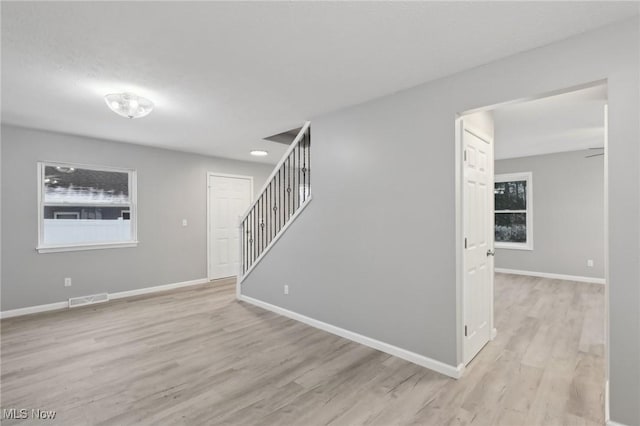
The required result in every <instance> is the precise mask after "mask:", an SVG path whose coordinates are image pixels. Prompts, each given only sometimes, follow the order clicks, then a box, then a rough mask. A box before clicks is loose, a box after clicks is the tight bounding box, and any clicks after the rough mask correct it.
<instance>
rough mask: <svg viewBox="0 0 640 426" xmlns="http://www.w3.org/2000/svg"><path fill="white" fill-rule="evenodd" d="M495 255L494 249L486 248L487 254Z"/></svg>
mask: <svg viewBox="0 0 640 426" xmlns="http://www.w3.org/2000/svg"><path fill="white" fill-rule="evenodd" d="M495 255H496V251H495V250H487V256H495Z"/></svg>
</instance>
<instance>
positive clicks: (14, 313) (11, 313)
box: [0, 278, 209, 319]
mask: <svg viewBox="0 0 640 426" xmlns="http://www.w3.org/2000/svg"><path fill="white" fill-rule="evenodd" d="M208 282H209V280H208V279H207V278H199V279H197V280H191V281H182V282H178V283H171V284H164V285H157V286H154V287H145V288H138V289H135V290H127V291H119V292H117V293H109V299H111V300H115V299H123V298H125V297H132V296H139V295H141V294H150V293H159V292H162V291H167V290H174V289H177V288H182V287H189V286H192V285H198V284H206V283H208ZM107 303H108V302H107ZM67 308H69V301H68V300H67V301H64V302H55V303H48V304H46V305H36V306H28V307H26V308H18V309H10V310H8V311H2V312H0V319H4V318H12V317H18V316H22V315H29V314H37V313H39V312H47V311H55V310H58V309H67Z"/></svg>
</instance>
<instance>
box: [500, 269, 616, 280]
mask: <svg viewBox="0 0 640 426" xmlns="http://www.w3.org/2000/svg"><path fill="white" fill-rule="evenodd" d="M495 271H496V272H498V273H502V274H513V275H528V276H530V277H540V278H551V279H553V280H564V281H578V282H581V283H593V284H604V283H605V279H604V278H595V277H581V276H579V275H563V274H551V273H548V272H533V271H521V270H519V269H504V268H495Z"/></svg>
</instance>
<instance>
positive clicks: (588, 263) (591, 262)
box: [587, 259, 593, 268]
mask: <svg viewBox="0 0 640 426" xmlns="http://www.w3.org/2000/svg"><path fill="white" fill-rule="evenodd" d="M587 266H588V267H589V268H593V259H589V260H587Z"/></svg>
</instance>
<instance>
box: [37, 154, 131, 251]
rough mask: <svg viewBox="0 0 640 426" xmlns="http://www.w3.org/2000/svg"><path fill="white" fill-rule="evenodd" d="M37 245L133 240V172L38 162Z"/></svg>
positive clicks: (68, 244) (69, 244)
mask: <svg viewBox="0 0 640 426" xmlns="http://www.w3.org/2000/svg"><path fill="white" fill-rule="evenodd" d="M40 167H41V169H40V170H41V176H42V177H41V179H42V181H41V183H40V184H41V188H42V199H41V207H40V208H41V220H42V223H41V230H42V231H41V236H40V237H41V239H40V246H43V247H46V246H59V245H63V246H73V245H82V244H96V243H113V242H129V241H133V240H134V239H135V238H134V235H133V233H134V230H133V227H132V220H131V219H132V213H131V212H132V211H134V210H133V202H132V201H133V200H131V196H130V195H131V193H132V192H131V190H130V189H131V188H129V185H130V184H131V182H132V179H131V176H132V174H133V173H135V172H133V171H111V170H100V169H98V168H96V169H92V168H90V167H85V166H83V167H76V166H73V165H54V164H41V165H40Z"/></svg>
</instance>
